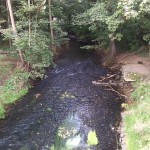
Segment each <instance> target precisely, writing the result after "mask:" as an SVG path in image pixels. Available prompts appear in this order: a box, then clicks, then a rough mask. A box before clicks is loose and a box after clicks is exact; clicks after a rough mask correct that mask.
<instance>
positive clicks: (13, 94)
mask: <svg viewBox="0 0 150 150" xmlns="http://www.w3.org/2000/svg"><path fill="white" fill-rule="evenodd" d="M28 77H29V73H27V72H22V71H21V70H16V71H15V72H14V74H13V75H12V76H11V77H10V78H9V79H8V80H6V81H5V82H4V84H3V86H1V87H0V118H1V119H3V118H4V117H5V106H6V105H8V104H11V103H14V102H15V101H16V100H18V99H19V98H20V97H22V96H23V95H25V94H26V93H27V92H28V84H27V81H28Z"/></svg>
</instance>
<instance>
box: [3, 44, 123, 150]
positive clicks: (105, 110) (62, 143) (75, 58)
mask: <svg viewBox="0 0 150 150" xmlns="http://www.w3.org/2000/svg"><path fill="white" fill-rule="evenodd" d="M81 51H82V50H80V49H79V45H78V43H77V42H70V46H69V48H68V49H67V50H66V51H65V52H64V54H62V56H61V59H60V60H58V61H57V67H56V68H54V69H50V70H49V71H48V72H47V76H48V77H47V78H46V79H44V80H43V81H41V82H40V83H39V84H38V85H37V86H36V87H35V88H33V89H32V90H31V91H30V92H29V93H28V95H26V96H25V97H24V98H23V99H22V101H20V102H19V103H18V104H17V105H16V106H14V108H13V110H12V111H11V112H10V113H9V115H8V117H7V119H6V120H5V121H1V122H0V150H21V149H22V150H23V149H26V150H49V149H52V147H51V146H53V148H54V149H55V150H67V149H71V150H87V149H91V150H116V149H118V148H119V144H118V141H117V140H118V138H119V135H118V133H117V132H116V128H117V127H118V125H119V122H120V120H121V116H120V111H121V109H120V105H121V101H122V100H121V98H120V97H118V95H117V94H116V93H114V92H112V91H108V90H105V89H104V88H103V87H99V86H96V85H93V84H92V81H93V80H98V79H99V78H100V77H102V76H105V75H106V74H107V73H108V70H106V69H104V68H102V67H100V66H99V65H98V64H96V63H95V61H93V57H94V56H93V55H92V54H90V53H89V54H86V53H85V52H81ZM37 94H39V96H38V97H37V96H36V95H37ZM90 131H95V132H96V136H97V139H98V144H96V145H93V146H92V145H89V144H88V142H87V141H88V133H89V132H90ZM58 139H59V140H58ZM68 140H69V141H73V143H76V144H73V145H71V146H70V147H67V142H68ZM74 141H76V142H74ZM70 143H71V142H70Z"/></svg>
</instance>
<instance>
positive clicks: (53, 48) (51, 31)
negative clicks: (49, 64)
mask: <svg viewBox="0 0 150 150" xmlns="http://www.w3.org/2000/svg"><path fill="white" fill-rule="evenodd" d="M48 5H49V22H50V34H51V44H52V51H53V53H54V54H55V53H56V48H55V44H54V31H53V26H52V10H51V7H52V6H51V0H48Z"/></svg>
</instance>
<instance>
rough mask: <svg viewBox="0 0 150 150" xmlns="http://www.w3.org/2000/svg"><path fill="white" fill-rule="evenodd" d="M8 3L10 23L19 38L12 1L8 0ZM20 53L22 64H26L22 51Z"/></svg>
mask: <svg viewBox="0 0 150 150" xmlns="http://www.w3.org/2000/svg"><path fill="white" fill-rule="evenodd" d="M6 2H7V6H8V11H9V15H10V21H11V25H12V29H13V33H14V35H15V36H16V38H17V30H16V26H15V20H14V16H13V11H12V5H11V0H7V1H6ZM18 53H19V56H20V60H21V63H22V64H24V58H23V53H22V51H21V50H18Z"/></svg>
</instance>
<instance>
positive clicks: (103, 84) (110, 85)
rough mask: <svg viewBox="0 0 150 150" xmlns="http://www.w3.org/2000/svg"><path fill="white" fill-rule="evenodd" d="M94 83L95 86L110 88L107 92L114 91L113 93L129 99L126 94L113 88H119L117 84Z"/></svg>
mask: <svg viewBox="0 0 150 150" xmlns="http://www.w3.org/2000/svg"><path fill="white" fill-rule="evenodd" d="M92 83H93V84H95V85H101V86H105V87H109V89H107V90H110V91H113V92H115V93H117V94H118V95H120V96H122V97H124V98H126V99H127V97H126V96H125V95H124V94H121V93H120V92H118V91H116V90H115V89H114V88H113V87H112V86H118V84H117V83H100V82H96V81H93V82H92Z"/></svg>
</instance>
